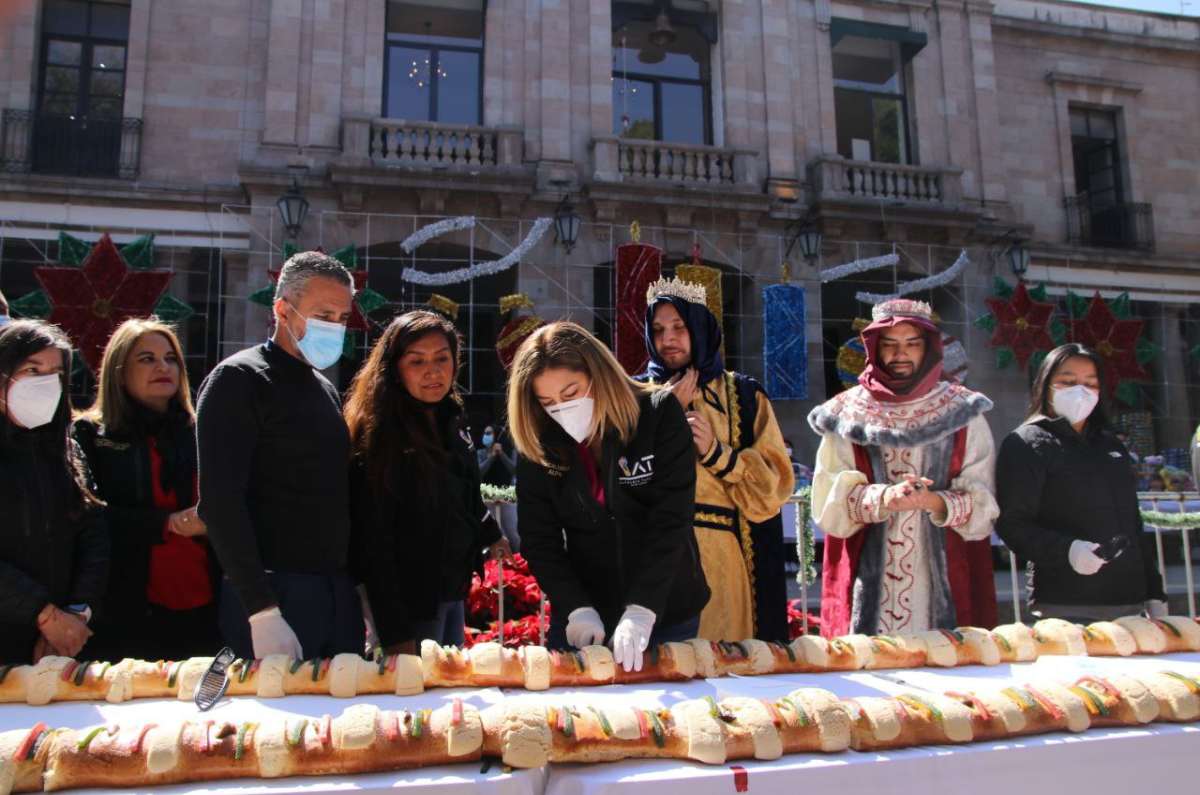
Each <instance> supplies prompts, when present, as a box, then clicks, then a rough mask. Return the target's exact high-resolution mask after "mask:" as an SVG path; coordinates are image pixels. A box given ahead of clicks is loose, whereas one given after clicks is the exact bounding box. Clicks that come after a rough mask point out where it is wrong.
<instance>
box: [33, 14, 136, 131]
mask: <svg viewBox="0 0 1200 795" xmlns="http://www.w3.org/2000/svg"><path fill="white" fill-rule="evenodd" d="M86 2H87V8H88V19H87V27H88V32H87V33H85V34H83V35H79V34H68V33H50V32H48V31H47V30H46V29H45V28H46V25H45V17H44V14H45V13H46V9H45V7H43V9H42V14H43V17H42V20H41V21H42V32H41V51H40V52H39V53H38V87H37V88H38V90H37V104H36V105H35V110H34V114H35V115H37V116H42V115H48V116H59V115H60V114H57V113H46V111H44V110H43V109H42V107H43V104H44V103H45V100H46V95H47V91H46V78H47V75H48V69H49V68H50V67H55V66H58V67H60V68H61V65H60V64H52V63H49V57H50V42H52V41H63V42H72V43H77V44H79V45H80V55H79V66H78V67H74V68H75V69H76V70H77V71H78V73H79V90H78V92H77V93H76V95H75V112H74V113H73V114H68V116H67V117H68V118H75V119H77V120H80V121H82V122H84V123H86V122H87V121H88V117H89V114H90V112H91V99H92V92H91V83H92V74H93V73H94V72H99V73H101V74H112V73H113V72H117V71H119V72H120V73H121V94H120V101H121V112H120V114H118V115H117V116H116V118H104V119H102V121H115V122H120V121H122V120H124V118H125V89H126V87H127V78H128V75H129V37H128V35H127V36H126V37H125V38H124V39H113V38H107V37H101V36H92V35H91V30H92V8H93V7H95V6H119V7H122V8H126V9H130V6H129V4H127V3H111V2H104V0H86ZM130 11H131V13H132V9H130ZM97 46H100V47H120V48H121V49H122V50H123V51H124V53H125V57H124V59H123V61H122V65H121V68H120V69H119V70H118V69H97V68H96V67H94V66H93V65H92V56H93V54H94V52H95V48H96V47H97ZM66 68H72V67H66ZM50 93H58V92H50Z"/></svg>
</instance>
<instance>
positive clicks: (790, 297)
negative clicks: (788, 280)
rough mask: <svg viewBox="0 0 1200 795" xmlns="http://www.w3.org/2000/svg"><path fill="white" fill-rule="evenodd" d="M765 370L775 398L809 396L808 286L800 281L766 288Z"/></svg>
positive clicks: (769, 388)
mask: <svg viewBox="0 0 1200 795" xmlns="http://www.w3.org/2000/svg"><path fill="white" fill-rule="evenodd" d="M763 374H764V376H765V378H764V380H765V381H766V388H767V394H768V395H770V396H771V399H772V400H805V399H807V398H808V347H807V344H806V342H805V329H804V288H803V287H801V286H800V285H798V284H772V285H770V286H768V287H764V288H763Z"/></svg>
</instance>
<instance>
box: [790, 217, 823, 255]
mask: <svg viewBox="0 0 1200 795" xmlns="http://www.w3.org/2000/svg"><path fill="white" fill-rule="evenodd" d="M792 243H793V244H796V243H799V244H800V253H801V254H802V255H803V256H804V259H805V260H807V261H808V264H809V265H812V264H813V263H814V262H816V261H817V258H818V257H820V256H821V230H819V229H817V227H816V226H813V225H812V224H807V225H805V226H803V227H802V228H801V229H800V231H799V232H797V233H796V237H794V238H793V239H792Z"/></svg>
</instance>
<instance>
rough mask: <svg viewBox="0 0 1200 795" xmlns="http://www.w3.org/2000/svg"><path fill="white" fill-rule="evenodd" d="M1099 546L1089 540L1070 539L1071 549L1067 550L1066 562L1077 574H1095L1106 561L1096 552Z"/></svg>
mask: <svg viewBox="0 0 1200 795" xmlns="http://www.w3.org/2000/svg"><path fill="white" fill-rule="evenodd" d="M1099 548H1100V545H1099V544H1093V543H1092V542H1091V541H1072V542H1071V549H1070V550H1069V551H1068V552H1067V562H1068V563H1070V564H1071V568H1073V569H1075V571H1076V572H1078V573H1079V574H1082V575H1084V576H1087V575H1089V574H1095V573H1096V572H1098V571H1100V569H1101V568H1103V566H1104V564H1105V563H1107V562H1108V561H1106V560H1105V559H1104V558H1101V557H1099V556H1098V555H1097V554H1096V550H1097V549H1099Z"/></svg>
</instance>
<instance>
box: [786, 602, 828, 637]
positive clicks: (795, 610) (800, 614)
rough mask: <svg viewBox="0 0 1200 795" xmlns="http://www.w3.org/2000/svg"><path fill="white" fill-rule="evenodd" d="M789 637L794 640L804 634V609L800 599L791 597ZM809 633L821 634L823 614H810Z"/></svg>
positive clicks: (788, 608)
mask: <svg viewBox="0 0 1200 795" xmlns="http://www.w3.org/2000/svg"><path fill="white" fill-rule="evenodd" d="M787 615H788V637H789V638H791V639H792V640H795V639H796V638H798V637H800V636H801V635H803V634H804V611H803V610H802V608H801V607H800V600H799V599H789V600H788V606H787ZM808 634H810V635H819V634H821V616H820V615H819V614H817V613H809V614H808Z"/></svg>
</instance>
